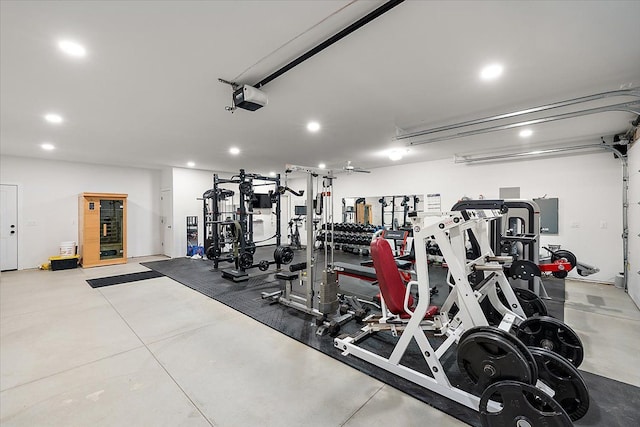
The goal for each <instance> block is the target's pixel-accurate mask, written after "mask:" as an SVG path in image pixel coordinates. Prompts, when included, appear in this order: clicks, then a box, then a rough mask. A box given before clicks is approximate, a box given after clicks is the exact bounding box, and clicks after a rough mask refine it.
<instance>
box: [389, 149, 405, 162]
mask: <svg viewBox="0 0 640 427" xmlns="http://www.w3.org/2000/svg"><path fill="white" fill-rule="evenodd" d="M389 160H393V161H394V162H395V161H398V160H402V152H401V151H398V150H393V151H391V152H390V153H389Z"/></svg>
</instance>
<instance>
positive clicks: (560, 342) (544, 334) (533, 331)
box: [516, 316, 584, 368]
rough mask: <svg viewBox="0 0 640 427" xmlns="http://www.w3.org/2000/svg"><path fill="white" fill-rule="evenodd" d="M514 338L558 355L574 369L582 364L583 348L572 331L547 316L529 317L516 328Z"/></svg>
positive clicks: (578, 338)
mask: <svg viewBox="0 0 640 427" xmlns="http://www.w3.org/2000/svg"><path fill="white" fill-rule="evenodd" d="M516 336H517V337H518V338H520V340H521V341H522V342H523V343H525V344H526V345H527V346H529V347H541V348H545V349H547V350H551V351H553V352H554V353H558V354H559V355H560V356H562V357H564V358H566V359H567V360H569V362H571V364H572V365H573V366H575V367H576V368H577V367H579V366H580V364H581V363H582V359H583V357H584V347H583V346H582V341H580V337H578V334H576V333H575V332H574V331H573V329H571V328H570V327H569V326H567V325H566V324H565V323H563V322H561V321H560V320H558V319H554V318H553V317H549V316H540V317H530V318H528V319H526V320H525V321H524V322H522V323H521V324H520V325H519V326H518V330H517V332H516Z"/></svg>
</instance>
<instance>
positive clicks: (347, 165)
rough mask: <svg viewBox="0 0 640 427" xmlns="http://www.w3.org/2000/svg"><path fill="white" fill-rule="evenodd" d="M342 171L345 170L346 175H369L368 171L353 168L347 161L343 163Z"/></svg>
mask: <svg viewBox="0 0 640 427" xmlns="http://www.w3.org/2000/svg"><path fill="white" fill-rule="evenodd" d="M342 169H343V170H345V171H346V172H347V173H351V172H360V173H371V171H368V170H366V169H363V168H359V167H356V166H353V165H352V164H351V160H347V162H346V163H345V165H344V167H343V168H342Z"/></svg>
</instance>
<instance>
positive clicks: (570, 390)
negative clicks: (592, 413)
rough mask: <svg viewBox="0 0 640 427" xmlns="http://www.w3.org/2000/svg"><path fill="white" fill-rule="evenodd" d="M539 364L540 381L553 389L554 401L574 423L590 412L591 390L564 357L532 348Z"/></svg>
mask: <svg viewBox="0 0 640 427" xmlns="http://www.w3.org/2000/svg"><path fill="white" fill-rule="evenodd" d="M529 350H530V351H531V354H532V355H533V357H534V359H535V360H536V363H537V364H538V372H539V374H538V379H539V380H540V381H542V382H544V383H545V384H546V385H548V386H549V387H551V389H553V391H554V392H555V394H554V395H553V399H554V400H555V401H556V402H558V403H559V404H560V406H562V408H563V409H564V410H565V411H567V414H568V415H569V418H571V420H572V421H576V420H579V419H580V418H582V417H584V416H585V414H586V413H587V411H588V410H589V390H588V389H587V385H586V383H585V382H584V379H583V378H582V375H580V372H578V370H577V369H576V368H575V367H574V366H573V365H572V364H571V363H569V361H568V360H567V359H565V358H564V357H562V356H560V355H558V354H556V353H554V352H552V351H549V350H546V349H544V348H537V347H530V348H529Z"/></svg>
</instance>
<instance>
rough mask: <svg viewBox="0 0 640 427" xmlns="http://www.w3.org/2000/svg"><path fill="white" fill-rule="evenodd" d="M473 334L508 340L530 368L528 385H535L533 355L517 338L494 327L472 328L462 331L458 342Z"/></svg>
mask: <svg viewBox="0 0 640 427" xmlns="http://www.w3.org/2000/svg"><path fill="white" fill-rule="evenodd" d="M474 332H489V333H494V334H496V335H499V336H500V337H502V338H504V339H506V340H508V341H509V342H510V343H511V344H513V345H515V346H516V347H518V350H520V352H521V353H522V355H523V356H524V358H525V359H526V360H527V363H528V365H529V368H531V382H530V384H535V383H536V380H537V379H538V364H537V363H536V360H535V359H534V358H533V355H532V354H531V352H530V351H529V347H527V346H526V345H524V343H523V342H522V341H520V340H519V339H518V337H516V336H515V335H512V334H510V333H509V332H507V331H504V330H502V329H500V328H497V327H495V326H476V327H474V328H471V329H467V330H466V331H464V333H463V334H462V335H461V336H460V340H459V341H458V342H462V341H463V340H464V339H465V338H466V337H467V336H469V335H470V334H472V333H474Z"/></svg>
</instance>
